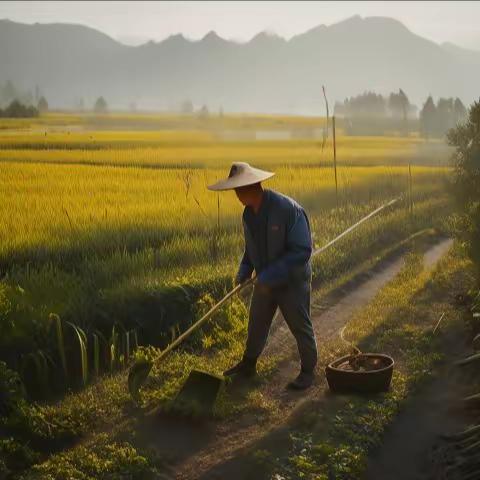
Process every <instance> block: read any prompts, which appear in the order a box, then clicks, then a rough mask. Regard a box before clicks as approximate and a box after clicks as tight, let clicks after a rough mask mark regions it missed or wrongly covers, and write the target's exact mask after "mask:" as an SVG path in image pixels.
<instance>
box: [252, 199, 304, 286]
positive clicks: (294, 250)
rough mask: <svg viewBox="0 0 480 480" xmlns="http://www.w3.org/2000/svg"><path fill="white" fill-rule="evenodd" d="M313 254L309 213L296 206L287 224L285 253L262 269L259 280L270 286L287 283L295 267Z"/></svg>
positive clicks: (302, 263)
mask: <svg viewBox="0 0 480 480" xmlns="http://www.w3.org/2000/svg"><path fill="white" fill-rule="evenodd" d="M311 254H312V239H311V234H310V225H309V222H308V218H307V215H306V213H305V211H304V210H303V209H300V208H295V209H294V213H293V215H291V216H290V219H289V222H288V224H287V240H286V251H285V254H284V255H282V256H281V257H280V258H278V259H277V260H275V262H273V263H271V264H270V265H269V266H268V267H267V268H265V269H264V270H262V271H261V272H260V274H259V275H258V282H259V283H263V284H265V285H269V286H275V285H277V284H282V283H285V282H286V281H287V280H288V276H289V273H290V271H291V270H292V268H293V267H296V266H300V265H304V264H305V263H307V262H308V260H309V258H310V256H311Z"/></svg>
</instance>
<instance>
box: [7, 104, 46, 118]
mask: <svg viewBox="0 0 480 480" xmlns="http://www.w3.org/2000/svg"><path fill="white" fill-rule="evenodd" d="M0 117H6V118H29V117H38V110H37V109H36V108H35V107H33V106H28V107H27V106H26V105H23V104H22V103H20V102H19V101H18V100H13V102H12V103H10V105H9V106H8V107H7V108H6V109H5V110H0Z"/></svg>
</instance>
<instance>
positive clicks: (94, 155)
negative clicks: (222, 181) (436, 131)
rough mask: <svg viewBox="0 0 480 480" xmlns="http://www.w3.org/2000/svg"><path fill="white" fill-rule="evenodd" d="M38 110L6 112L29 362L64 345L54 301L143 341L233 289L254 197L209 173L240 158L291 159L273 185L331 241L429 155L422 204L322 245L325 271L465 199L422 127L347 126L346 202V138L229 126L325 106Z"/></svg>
mask: <svg viewBox="0 0 480 480" xmlns="http://www.w3.org/2000/svg"><path fill="white" fill-rule="evenodd" d="M27 120H29V119H22V121H24V122H23V123H22V124H21V125H19V124H14V123H11V124H8V122H6V121H4V120H2V124H1V128H0V197H1V198H2V202H1V203H0V218H1V219H2V221H1V223H0V272H1V275H2V277H1V280H0V322H1V323H0V339H1V340H0V351H1V352H2V356H3V360H6V361H7V362H8V363H9V364H10V365H12V366H14V367H16V368H17V369H20V368H21V365H22V358H23V359H24V358H25V356H27V355H28V354H29V353H31V352H32V351H38V350H41V351H44V350H45V351H48V350H49V349H54V350H55V342H56V340H55V339H54V337H52V335H53V334H52V328H53V327H52V322H51V318H52V317H51V316H50V314H51V313H54V314H57V315H59V316H60V318H61V319H62V321H65V322H67V321H68V322H71V323H72V324H74V325H76V326H78V327H79V328H81V329H82V331H83V332H85V335H86V336H89V335H92V334H93V332H100V333H101V334H102V335H103V336H105V337H107V336H110V337H111V335H112V328H117V333H118V331H124V332H131V331H133V330H134V331H135V332H136V333H138V338H139V339H140V343H149V342H154V343H159V344H162V342H163V343H164V342H166V341H167V340H168V338H170V335H171V329H172V327H174V328H177V327H178V329H181V328H183V327H184V326H186V325H188V323H189V322H190V321H191V320H192V315H193V312H192V309H191V303H192V302H193V299H195V298H198V297H199V296H201V295H203V294H205V293H209V294H212V295H217V294H218V293H219V292H221V291H224V289H226V288H229V287H230V286H231V282H232V278H233V276H234V274H235V269H236V266H237V263H238V261H239V259H240V257H241V254H242V248H243V239H242V231H241V222H240V215H241V212H242V208H241V206H240V204H239V203H238V201H237V199H236V197H235V194H234V193H233V192H225V193H224V194H220V195H219V194H215V193H213V192H210V191H208V190H207V189H206V185H208V184H210V183H213V182H214V181H216V180H217V179H219V178H221V177H223V176H224V175H225V174H226V173H227V172H228V167H229V165H230V163H231V162H232V161H248V162H250V163H251V164H252V165H254V166H257V167H260V168H265V169H270V170H274V171H275V172H276V176H275V177H274V178H273V179H272V180H271V181H269V182H268V183H267V184H265V186H266V187H267V188H273V189H276V190H279V191H281V192H283V193H286V194H288V195H291V196H293V197H295V198H296V199H297V200H298V201H299V202H300V203H302V204H303V205H304V206H305V208H306V209H307V211H308V213H309V215H310V218H311V223H312V228H313V232H314V242H315V245H316V246H320V245H322V244H323V243H325V242H326V241H328V240H329V239H331V238H333V237H334V236H335V235H337V234H338V233H340V232H341V231H343V230H344V229H345V228H347V227H348V226H349V225H351V224H352V223H354V222H355V221H357V220H358V219H359V218H361V217H362V216H363V215H365V214H366V213H368V212H369V211H371V210H373V209H374V208H376V207H378V206H379V205H381V204H382V203H384V202H385V201H387V200H390V199H391V198H393V197H395V196H397V195H399V194H404V193H406V192H408V182H409V173H408V164H409V163H411V164H412V165H413V166H412V200H413V203H414V209H413V212H411V211H410V210H409V208H408V205H407V202H402V203H401V204H400V205H398V207H395V208H392V209H391V210H389V211H388V212H386V213H385V214H382V216H379V217H377V218H375V219H374V220H372V221H371V222H370V223H369V224H368V225H366V226H365V227H364V228H362V229H360V230H359V231H358V233H356V234H355V235H352V236H351V237H349V238H347V239H345V241H343V242H342V243H341V244H339V246H338V247H336V248H335V249H334V250H332V251H331V252H330V254H329V255H328V256H326V257H320V258H318V259H316V261H315V265H314V269H315V275H316V276H317V277H321V278H323V279H325V280H331V279H333V278H335V277H336V276H338V275H341V274H342V273H345V272H347V271H348V270H349V269H351V268H353V267H355V266H356V265H358V264H360V263H361V262H363V261H365V260H366V259H368V258H370V257H371V256H372V255H375V252H377V251H379V250H380V249H381V248H384V247H385V246H386V245H388V244H391V243H395V242H398V241H401V240H402V239H403V238H406V237H407V236H408V235H410V234H411V233H412V232H414V231H416V230H419V229H421V228H427V227H441V225H442V222H443V221H444V219H445V216H446V214H447V213H448V211H449V208H450V203H449V200H448V196H447V194H446V192H445V189H446V188H445V187H446V184H447V183H448V176H449V172H450V167H449V166H448V163H447V161H446V159H447V158H448V150H447V149H446V148H443V147H442V145H441V143H440V142H431V143H429V144H425V142H424V140H422V139H419V138H418V137H409V138H403V137H347V136H343V135H342V134H341V132H340V134H339V136H338V142H337V155H338V181H339V184H338V203H337V198H336V194H335V180H334V172H333V163H332V159H333V154H332V144H331V139H328V141H327V143H326V145H325V147H324V148H323V149H322V139H321V138H297V137H298V135H300V134H298V135H296V136H295V138H290V139H284V140H253V139H252V138H250V136H247V137H244V138H245V139H243V140H242V139H235V138H234V139H229V140H226V139H225V137H224V136H223V135H222V131H224V130H236V131H239V132H241V133H242V134H244V133H245V131H259V130H261V131H266V130H278V129H282V128H283V129H285V130H288V131H293V130H295V129H299V131H300V133H301V132H302V131H304V129H306V128H307V129H308V128H317V127H321V126H323V125H324V124H325V122H324V119H314V118H295V117H275V116H258V117H255V116H249V117H242V116H225V117H221V118H217V117H212V118H210V119H207V120H205V119H203V120H200V119H198V118H196V117H193V116H192V117H185V116H166V115H165V116H160V115H157V116H153V115H152V116H149V115H137V116H134V115H127V114H125V115H120V114H119V115H112V116H104V117H88V116H84V115H70V116H69V115H68V114H50V115H48V116H46V117H40V118H39V119H35V120H30V123H28V122H27ZM100 127H101V128H100ZM155 129H156V130H155ZM292 129H293V130H292ZM302 129H303V130H302ZM305 136H306V137H308V136H309V135H305ZM185 292H186V293H185ZM122 329H123V330H122ZM113 336H114V337H115V335H113ZM110 337H109V338H110ZM122 338H123V337H122ZM122 341H123V340H122ZM107 343H108V342H107ZM110 345H111V343H110ZM115 345H116V344H115ZM118 348H120V347H118ZM122 348H125V347H124V346H123V347H122ZM72 349H73V347H72ZM129 350H130V349H127V351H126V354H127V356H128V354H129V353H130V351H129ZM124 353H125V352H124ZM110 360H111V359H110ZM124 360H125V358H124ZM106 362H108V359H107V360H106Z"/></svg>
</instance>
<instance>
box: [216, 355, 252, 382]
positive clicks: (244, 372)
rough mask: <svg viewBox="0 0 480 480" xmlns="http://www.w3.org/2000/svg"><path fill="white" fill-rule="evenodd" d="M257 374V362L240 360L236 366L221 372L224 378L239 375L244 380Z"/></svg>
mask: <svg viewBox="0 0 480 480" xmlns="http://www.w3.org/2000/svg"><path fill="white" fill-rule="evenodd" d="M256 374H257V361H256V360H250V359H245V358H242V360H240V361H239V362H238V363H237V364H236V365H234V366H233V367H232V368H229V369H228V370H225V371H224V372H223V375H224V376H225V377H231V376H234V375H239V376H242V377H245V378H252V377H254V376H255V375H256Z"/></svg>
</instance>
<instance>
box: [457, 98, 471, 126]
mask: <svg viewBox="0 0 480 480" xmlns="http://www.w3.org/2000/svg"><path fill="white" fill-rule="evenodd" d="M467 113H468V112H467V109H466V108H465V105H464V104H463V103H462V101H461V100H460V99H459V98H458V97H457V98H456V99H455V102H454V103H453V119H454V123H455V125H457V124H458V123H459V122H463V121H464V120H465V119H466V118H467Z"/></svg>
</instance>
